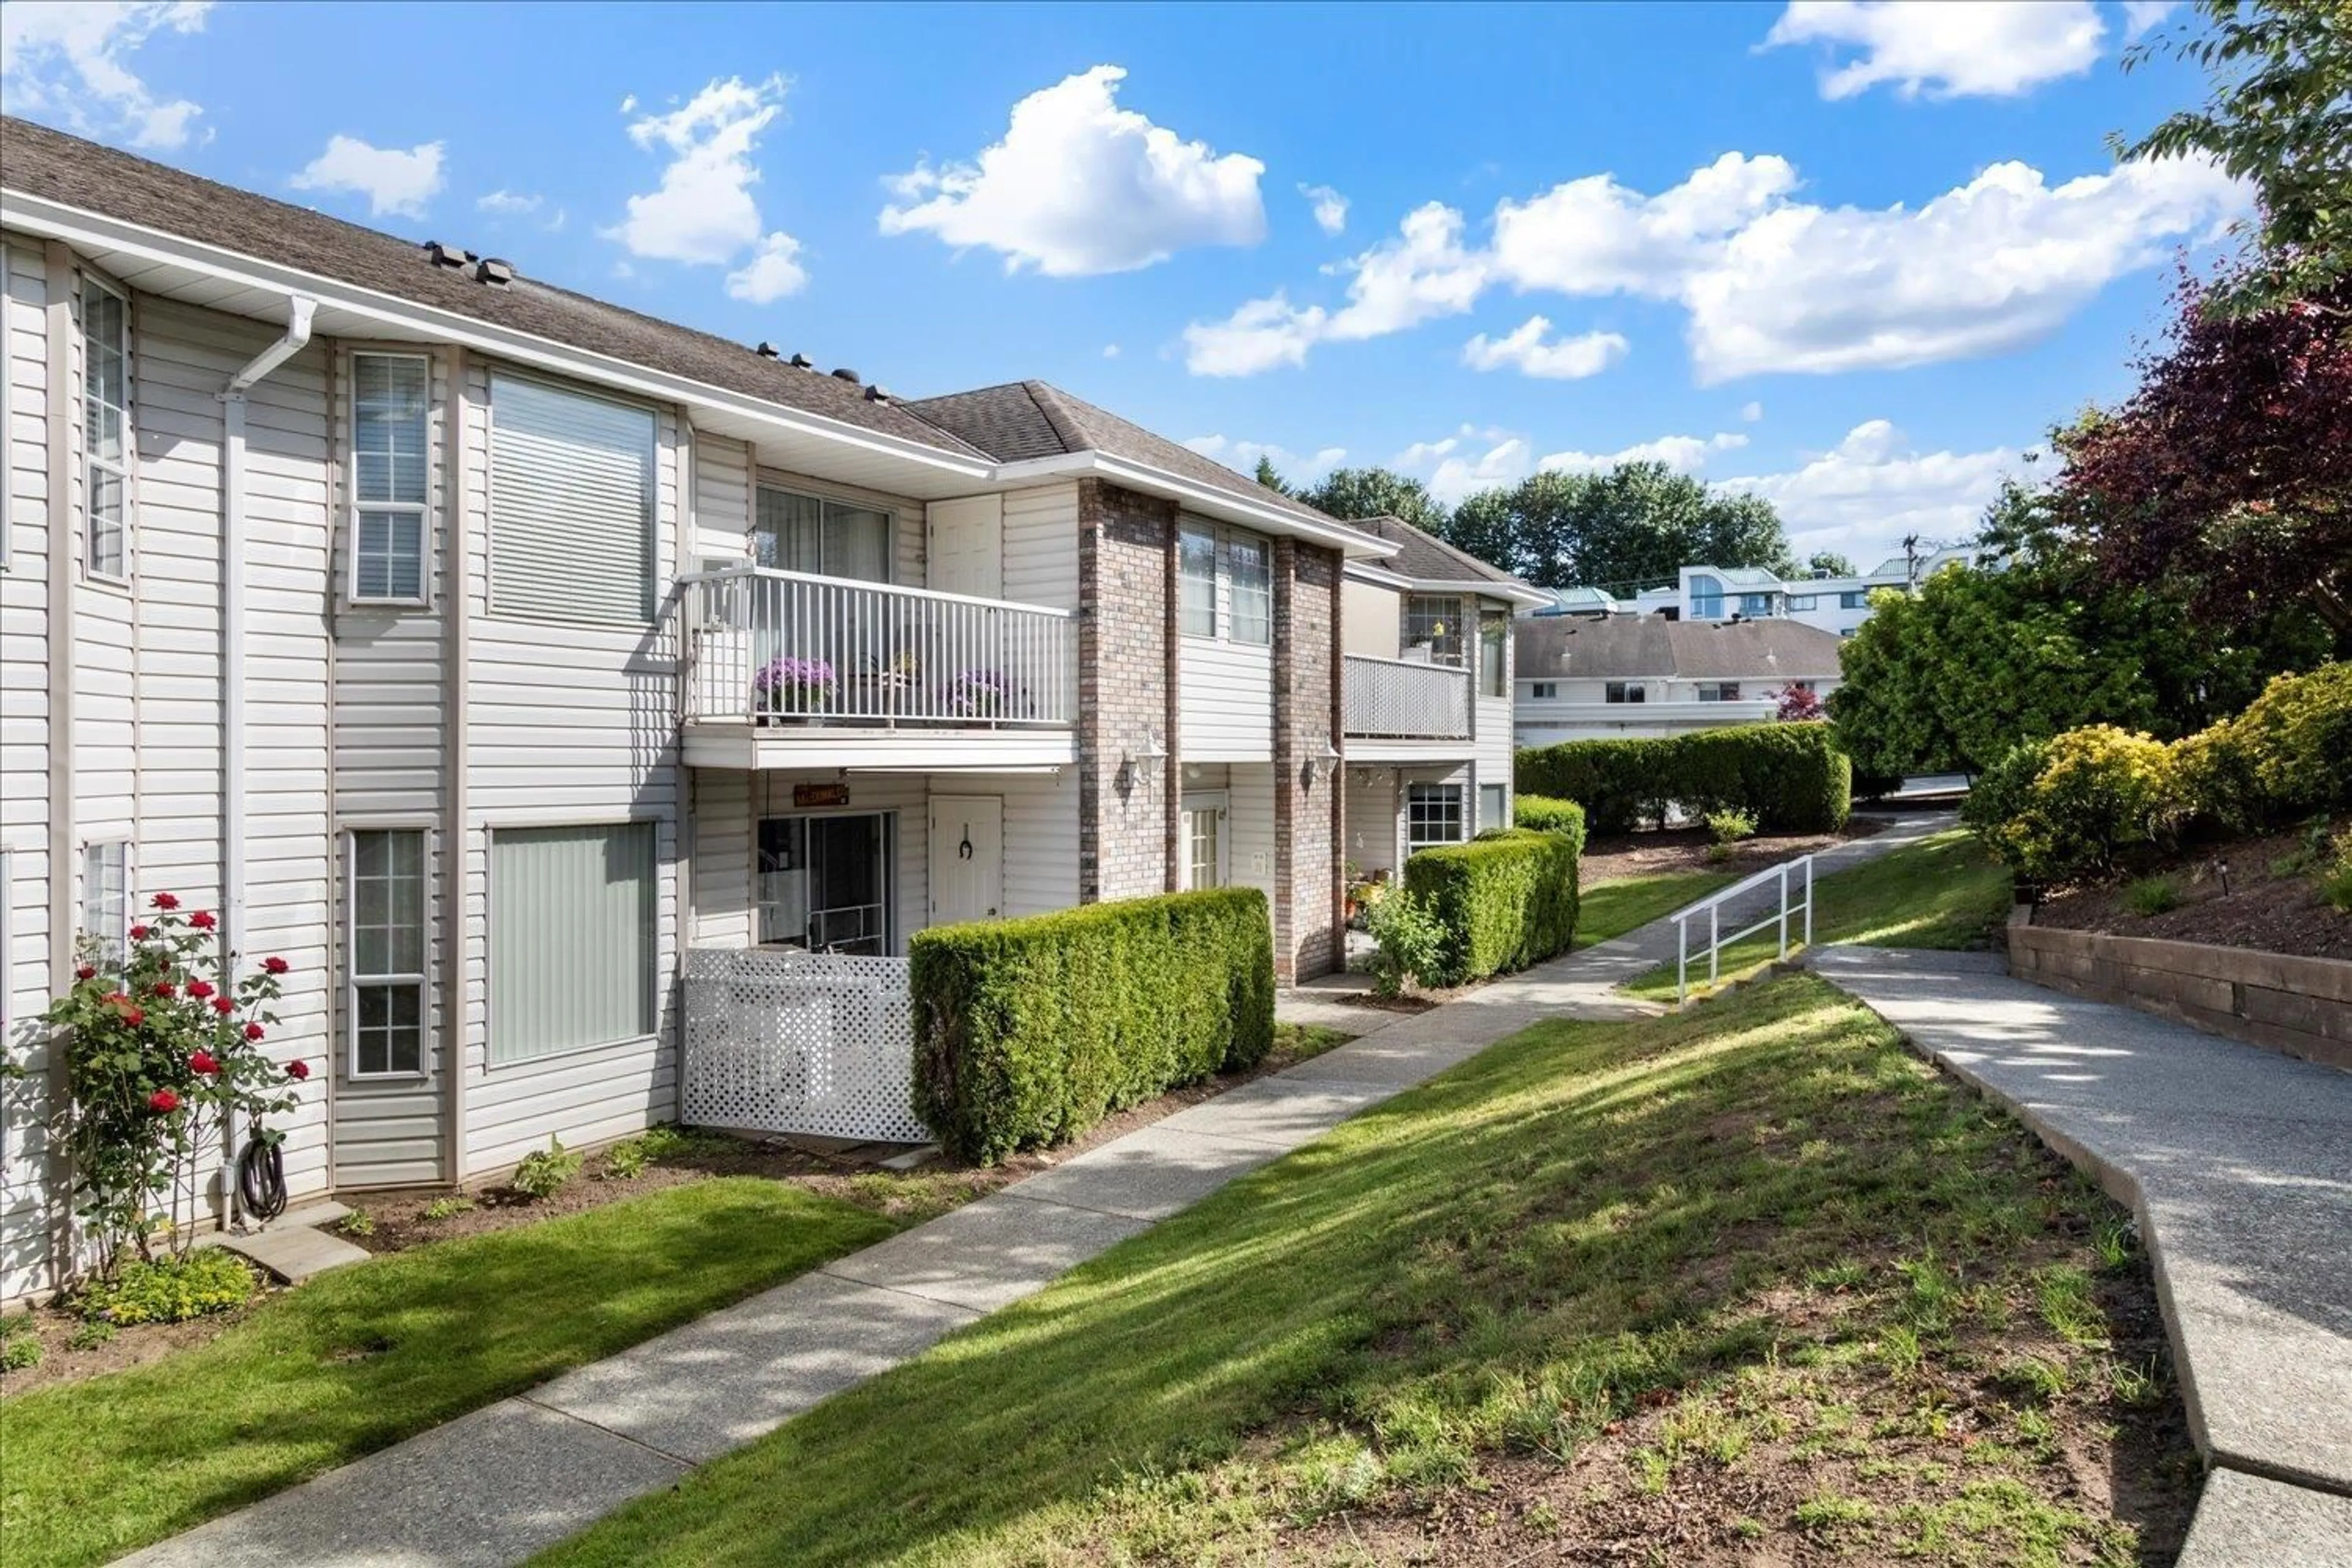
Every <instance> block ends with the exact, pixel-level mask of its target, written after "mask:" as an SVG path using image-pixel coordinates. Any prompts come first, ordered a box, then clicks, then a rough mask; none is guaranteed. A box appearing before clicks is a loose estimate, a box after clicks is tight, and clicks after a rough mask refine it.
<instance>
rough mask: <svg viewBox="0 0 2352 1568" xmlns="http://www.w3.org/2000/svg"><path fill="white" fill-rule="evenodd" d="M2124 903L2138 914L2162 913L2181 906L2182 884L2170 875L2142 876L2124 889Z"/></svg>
mask: <svg viewBox="0 0 2352 1568" xmlns="http://www.w3.org/2000/svg"><path fill="white" fill-rule="evenodd" d="M2124 903H2125V906H2126V908H2128V909H2129V910H2131V912H2132V913H2134V914H2136V915H2141V916H2147V915H2160V914H2163V913H2164V912H2165V911H2166V910H2177V909H2179V907H2180V884H2179V883H2178V882H2176V881H2174V880H2173V879H2171V878H2169V877H2142V878H2141V879H2139V880H2137V881H2136V882H2134V883H2133V884H2132V885H2131V886H2130V887H2128V888H2126V889H2124Z"/></svg>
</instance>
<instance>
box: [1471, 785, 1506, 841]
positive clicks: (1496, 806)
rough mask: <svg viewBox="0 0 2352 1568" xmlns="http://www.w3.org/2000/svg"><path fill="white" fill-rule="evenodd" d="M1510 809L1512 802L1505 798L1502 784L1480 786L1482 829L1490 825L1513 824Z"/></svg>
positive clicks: (1479, 811) (1479, 806)
mask: <svg viewBox="0 0 2352 1568" xmlns="http://www.w3.org/2000/svg"><path fill="white" fill-rule="evenodd" d="M1509 810H1510V802H1509V801H1508V800H1507V798H1505V791H1504V789H1503V786H1502V785H1501V784H1480V785H1479V786H1478V826H1479V828H1480V829H1481V830H1482V831H1483V830H1485V829H1486V828H1489V827H1508V826H1510V825H1511V823H1510V818H1509V816H1508V813H1509Z"/></svg>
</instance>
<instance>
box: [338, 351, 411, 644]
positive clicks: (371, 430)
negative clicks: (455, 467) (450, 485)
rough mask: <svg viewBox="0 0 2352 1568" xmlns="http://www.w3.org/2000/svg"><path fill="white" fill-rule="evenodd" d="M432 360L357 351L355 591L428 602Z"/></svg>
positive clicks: (381, 598) (359, 597) (367, 598)
mask: <svg viewBox="0 0 2352 1568" xmlns="http://www.w3.org/2000/svg"><path fill="white" fill-rule="evenodd" d="M429 379H430V378H429V367H428V366H427V364H426V363H425V359H424V357H423V356H422V355H418V354H380V353H362V354H353V355H352V513H353V516H352V583H351V595H352V598H353V599H354V600H356V601H359V602H361V603H369V602H385V601H389V602H391V603H394V604H422V603H423V602H424V600H425V510H426V506H427V504H428V503H427V499H426V490H427V489H428V488H429V485H430V482H431V461H430V457H429V454H428V453H427V452H426V450H425V444H426V441H427V440H428V438H429V437H430V433H431V426H430V425H429V423H428V415H429V401H430V397H431V391H430V385H429Z"/></svg>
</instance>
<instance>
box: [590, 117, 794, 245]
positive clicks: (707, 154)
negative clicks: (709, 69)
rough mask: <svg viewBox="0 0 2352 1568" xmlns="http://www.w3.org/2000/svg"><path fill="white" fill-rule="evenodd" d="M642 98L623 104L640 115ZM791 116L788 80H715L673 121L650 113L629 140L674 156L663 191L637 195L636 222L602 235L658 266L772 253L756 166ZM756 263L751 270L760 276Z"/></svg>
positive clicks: (633, 204)
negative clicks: (766, 134)
mask: <svg viewBox="0 0 2352 1568" xmlns="http://www.w3.org/2000/svg"><path fill="white" fill-rule="evenodd" d="M636 107H637V102H636V100H635V97H634V96H633V97H630V98H628V99H625V100H623V101H622V105H621V111H622V112H623V113H625V114H628V113H635V112H636ZM783 111H784V79H783V78H782V77H780V76H772V77H770V78H768V79H766V80H765V81H761V82H746V81H745V80H743V79H742V78H740V77H729V78H727V79H725V80H723V81H719V80H714V81H712V82H711V83H710V84H709V86H707V87H705V88H704V89H702V90H701V91H700V92H698V93H696V94H695V95H694V96H693V97H692V98H691V99H688V100H687V101H686V102H685V103H684V104H683V105H681V106H680V107H678V108H677V109H674V110H671V111H670V112H669V113H667V114H653V113H645V114H638V116H637V118H636V119H635V120H633V121H631V122H630V124H629V140H630V141H632V142H635V143H636V144H637V145H638V146H639V147H641V148H643V149H645V150H646V151H647V152H663V153H668V154H669V159H670V161H669V163H668V164H667V166H665V167H664V168H663V170H662V176H661V184H660V186H659V187H658V188H657V189H655V190H652V191H648V192H646V193H645V194H644V195H635V196H631V197H630V198H629V201H628V216H627V217H625V218H624V219H623V220H622V221H621V222H620V223H619V224H617V225H615V226H613V227H611V228H608V229H604V230H603V231H601V232H602V233H603V234H604V237H605V238H607V239H614V240H618V241H620V243H621V244H622V245H623V246H624V247H626V248H627V250H628V252H629V254H630V255H632V256H635V257H639V258H644V259H646V260H652V261H684V262H689V263H694V264H697V265H700V266H706V267H716V266H721V265H724V264H725V263H728V262H730V261H732V260H734V259H735V258H737V257H738V256H740V255H741V254H742V253H743V252H744V251H746V250H749V249H751V247H754V246H761V247H763V250H762V256H763V258H764V256H765V254H766V250H765V247H770V246H772V245H773V244H774V243H775V241H776V240H777V239H779V238H782V236H777V235H770V236H768V237H767V239H766V240H764V241H763V240H762V239H761V235H762V234H763V233H765V232H766V230H765V226H763V225H762V224H761V221H760V206H759V204H758V203H757V202H756V201H754V200H753V199H752V197H751V187H752V186H753V185H756V184H759V183H760V170H759V166H758V165H757V164H756V163H753V162H752V161H751V154H752V153H754V152H755V151H756V150H757V149H758V147H759V142H760V133H761V132H763V131H765V130H766V129H767V128H768V127H769V126H770V125H771V124H772V123H773V122H774V121H775V119H776V117H777V116H778V115H780V114H782V112H783ZM758 266H759V262H757V261H755V262H754V263H753V264H752V267H751V268H746V271H751V270H753V269H756V268H757V267H758Z"/></svg>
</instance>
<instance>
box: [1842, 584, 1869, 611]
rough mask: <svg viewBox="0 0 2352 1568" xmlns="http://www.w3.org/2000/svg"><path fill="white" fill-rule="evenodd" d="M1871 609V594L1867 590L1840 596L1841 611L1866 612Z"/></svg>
mask: <svg viewBox="0 0 2352 1568" xmlns="http://www.w3.org/2000/svg"><path fill="white" fill-rule="evenodd" d="M1869 607H1870V594H1869V592H1868V590H1866V589H1864V590H1858V591H1856V592H1854V593H1851V594H1840V595H1838V608H1839V609H1841V610H1866V609H1868V608H1869Z"/></svg>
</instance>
